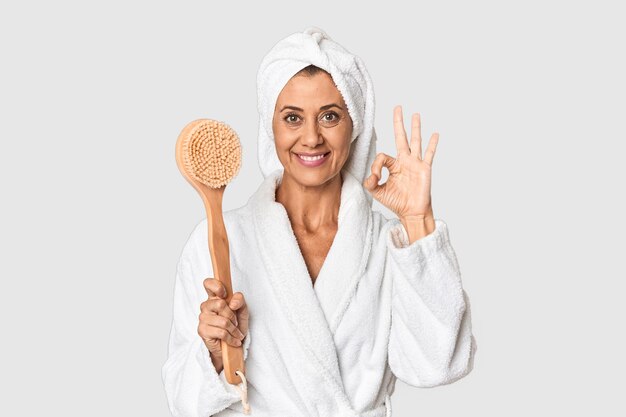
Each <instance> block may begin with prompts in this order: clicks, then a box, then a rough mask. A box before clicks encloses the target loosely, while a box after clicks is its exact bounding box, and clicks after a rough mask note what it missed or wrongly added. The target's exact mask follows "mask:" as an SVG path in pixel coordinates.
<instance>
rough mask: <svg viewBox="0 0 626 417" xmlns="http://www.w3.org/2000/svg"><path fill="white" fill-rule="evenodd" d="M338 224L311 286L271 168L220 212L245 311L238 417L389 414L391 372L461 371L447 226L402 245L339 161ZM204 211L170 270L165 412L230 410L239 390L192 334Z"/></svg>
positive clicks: (203, 272) (461, 314)
mask: <svg viewBox="0 0 626 417" xmlns="http://www.w3.org/2000/svg"><path fill="white" fill-rule="evenodd" d="M342 176H343V186H342V189H341V203H340V208H339V216H338V230H337V234H336V236H335V238H334V241H333V243H332V246H331V248H330V251H329V253H328V255H327V257H326V259H325V262H324V264H323V267H322V269H321V271H320V273H319V276H318V277H317V279H316V281H315V284H314V285H313V284H312V280H311V277H310V276H309V273H308V270H307V267H306V265H305V262H304V259H303V257H302V253H301V251H300V249H299V246H298V243H297V240H296V237H295V235H294V233H293V230H292V228H291V224H290V221H289V218H288V216H287V212H286V211H285V208H284V206H283V205H281V204H280V203H277V202H276V201H275V190H276V187H277V185H278V184H279V183H280V181H281V179H282V170H276V171H274V172H273V173H272V174H271V175H269V176H268V177H266V178H265V179H264V181H263V183H262V184H261V186H260V187H259V189H258V190H257V191H256V192H255V193H254V194H253V195H252V197H251V198H250V199H249V200H248V202H247V204H246V205H245V206H243V207H240V208H237V209H234V210H229V211H226V212H224V221H225V224H226V230H227V233H228V239H229V243H230V255H231V259H230V261H231V275H232V284H233V290H234V291H235V292H237V291H241V292H242V293H243V295H244V297H245V299H246V301H247V303H248V308H249V312H250V322H249V332H248V335H247V336H246V338H245V339H244V344H243V349H244V359H245V363H246V377H247V379H248V400H249V403H250V407H251V415H252V416H258V417H266V416H268V417H269V416H272V417H283V416H284V417H298V416H303V417H304V416H307V417H335V416H337V417H339V416H342V417H348V416H354V417H356V416H360V417H383V416H390V415H391V404H390V395H391V394H392V393H393V391H394V386H395V381H396V378H399V379H401V380H402V381H404V382H406V383H407V384H410V385H412V386H415V387H433V386H437V385H442V384H449V383H452V382H454V381H456V380H458V379H459V378H461V377H463V376H465V375H467V374H468V373H469V372H470V371H471V369H472V367H473V361H474V359H473V358H474V353H475V351H476V346H477V345H476V342H475V339H474V337H473V335H472V330H471V313H470V304H469V299H468V297H467V294H466V293H465V291H464V290H463V287H462V283H461V273H460V270H459V265H458V263H457V259H456V256H455V253H454V250H453V248H452V245H451V243H450V238H449V235H448V229H447V226H446V223H444V222H443V221H442V220H441V219H436V229H435V231H434V232H432V233H431V234H429V235H427V236H425V237H423V238H421V239H418V240H417V241H415V242H413V243H412V244H410V245H409V244H408V235H407V233H406V231H405V229H404V227H403V226H402V224H401V223H400V221H399V220H398V219H397V218H394V219H387V218H385V217H384V216H383V215H382V214H381V213H379V212H378V211H374V210H372V207H371V204H370V203H369V201H371V200H368V198H367V196H366V193H367V191H366V190H365V189H364V188H363V187H362V186H361V183H360V182H359V181H358V180H357V179H356V178H355V177H354V176H353V175H352V174H350V173H349V172H348V171H347V170H342ZM207 245H208V244H207V223H206V219H204V220H203V221H202V222H200V223H199V224H198V225H197V226H196V228H195V229H194V231H193V232H192V234H191V236H190V238H189V240H188V241H187V243H186V245H185V247H184V249H183V252H182V255H181V258H180V261H179V264H178V268H177V275H176V283H175V290H174V310H173V323H172V328H171V334H170V341H169V353H168V358H167V361H166V363H165V364H164V366H163V370H162V371H163V372H162V375H163V382H164V385H165V390H166V394H167V400H168V403H169V407H170V410H171V412H172V414H173V415H174V416H176V417H183V416H185V417H199V416H202V417H208V416H211V415H215V416H242V415H244V414H243V407H242V402H241V396H240V392H239V391H238V390H237V389H236V387H235V386H233V385H231V384H229V383H228V382H227V381H226V378H225V377H224V373H223V371H222V372H221V373H220V374H217V372H216V371H215V368H214V367H213V364H212V362H211V359H210V355H209V351H208V349H207V348H206V346H205V345H204V342H203V341H202V339H201V338H200V336H199V335H198V333H197V327H198V315H199V313H200V304H201V303H202V302H203V301H205V300H206V299H207V293H206V291H205V289H204V287H203V280H204V279H205V278H207V277H211V276H212V275H213V274H212V266H211V258H210V255H209V251H208V246H207Z"/></svg>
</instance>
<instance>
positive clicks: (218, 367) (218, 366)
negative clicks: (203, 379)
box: [210, 352, 224, 374]
mask: <svg viewBox="0 0 626 417" xmlns="http://www.w3.org/2000/svg"><path fill="white" fill-rule="evenodd" d="M210 355H211V362H212V363H213V366H214V367H215V371H216V372H217V373H218V374H219V373H220V372H222V369H224V361H223V360H222V357H221V356H217V355H213V352H211V354H210Z"/></svg>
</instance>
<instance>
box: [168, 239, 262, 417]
mask: <svg viewBox="0 0 626 417" xmlns="http://www.w3.org/2000/svg"><path fill="white" fill-rule="evenodd" d="M196 232H197V229H196V231H194V234H195V233H196ZM194 234H192V237H191V238H190V240H189V241H188V242H187V244H186V246H185V249H184V250H183V254H182V255H181V258H180V260H179V263H178V265H177V269H176V280H175V284H174V300H173V317H172V327H171V331H170V338H169V344H168V357H167V360H166V362H165V364H164V365H163V367H162V380H163V384H164V388H165V393H166V397H167V402H168V405H169V408H170V411H171V413H172V415H173V416H174V417H200V416H202V417H207V416H211V415H213V414H215V413H217V412H219V411H221V410H223V409H225V408H226V407H228V406H229V405H231V404H233V403H235V402H237V401H241V396H240V393H239V391H238V390H237V388H236V387H235V386H234V385H231V384H230V383H229V382H228V381H227V380H226V377H225V374H224V371H223V370H222V372H220V374H219V375H218V373H217V372H216V370H215V367H214V366H213V363H212V361H211V357H210V353H209V349H208V348H207V347H206V346H205V344H204V341H203V340H202V338H201V337H200V335H199V334H198V324H199V315H200V304H201V303H202V302H203V301H205V300H206V299H207V298H208V296H207V293H206V291H205V289H204V285H203V281H204V279H206V278H208V277H209V276H212V268H211V270H210V271H209V273H208V274H206V269H204V270H203V269H202V268H200V267H199V265H200V264H201V263H200V262H199V259H200V258H198V257H199V256H201V253H200V252H199V250H200V248H199V247H197V246H199V243H201V242H197V239H196V238H195V237H194ZM206 250H207V251H208V247H207V249H206ZM249 345H250V332H249V330H248V334H247V335H246V337H245V338H244V343H243V345H242V346H243V349H244V351H243V353H244V355H243V356H244V359H246V358H247V356H248V347H249Z"/></svg>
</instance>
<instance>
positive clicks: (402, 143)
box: [393, 105, 411, 155]
mask: <svg viewBox="0 0 626 417" xmlns="http://www.w3.org/2000/svg"><path fill="white" fill-rule="evenodd" d="M393 131H394V135H395V137H396V148H398V155H400V154H401V153H407V154H410V153H411V148H409V142H408V141H407V138H406V130H404V119H403V118H402V106H400V105H398V106H396V107H394V108H393Z"/></svg>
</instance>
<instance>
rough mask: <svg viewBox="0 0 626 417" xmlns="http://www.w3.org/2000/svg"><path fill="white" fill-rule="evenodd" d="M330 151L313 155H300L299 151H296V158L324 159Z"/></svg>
mask: <svg viewBox="0 0 626 417" xmlns="http://www.w3.org/2000/svg"><path fill="white" fill-rule="evenodd" d="M329 153H330V152H326V153H323V154H319V155H315V156H307V155H301V154H299V153H297V154H296V155H297V156H298V158H300V159H302V160H303V161H310V162H313V161H319V160H320V159H324V158H325V157H326V156H327V155H328V154H329Z"/></svg>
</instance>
